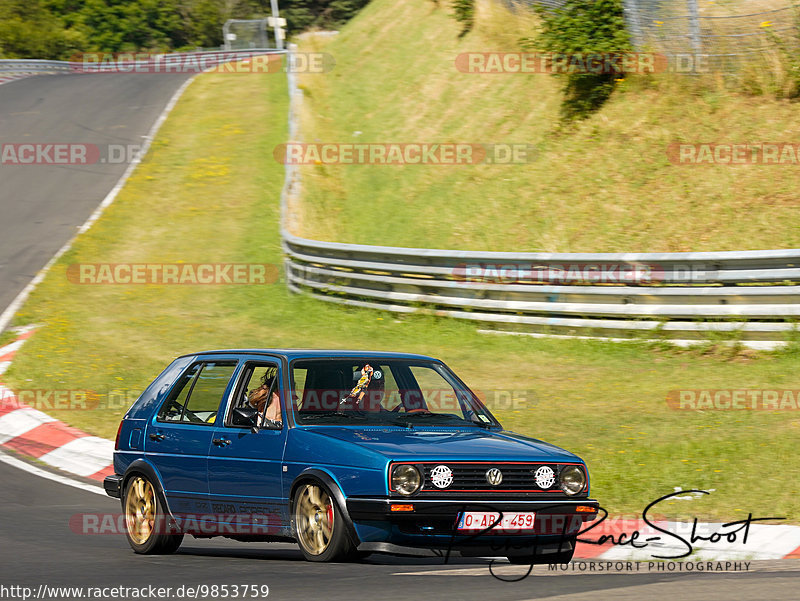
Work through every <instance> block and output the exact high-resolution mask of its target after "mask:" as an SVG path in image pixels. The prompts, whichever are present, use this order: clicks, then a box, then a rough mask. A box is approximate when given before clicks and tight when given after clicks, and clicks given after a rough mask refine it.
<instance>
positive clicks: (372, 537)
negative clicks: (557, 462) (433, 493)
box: [347, 497, 600, 554]
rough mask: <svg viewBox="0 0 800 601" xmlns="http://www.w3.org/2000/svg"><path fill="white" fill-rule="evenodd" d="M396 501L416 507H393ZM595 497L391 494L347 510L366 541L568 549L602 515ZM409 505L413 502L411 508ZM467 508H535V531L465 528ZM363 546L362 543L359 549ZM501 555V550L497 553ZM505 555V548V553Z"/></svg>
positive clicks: (351, 503)
mask: <svg viewBox="0 0 800 601" xmlns="http://www.w3.org/2000/svg"><path fill="white" fill-rule="evenodd" d="M392 505H406V506H413V509H412V510H411V511H392ZM599 507H600V504H599V503H598V502H597V501H596V500H594V499H564V500H560V499H559V500H552V499H547V500H530V499H524V500H522V499H521V500H508V499H491V500H476V499H396V498H394V499H390V498H363V497H351V498H349V499H348V500H347V511H348V514H349V515H350V519H351V520H352V521H353V524H354V526H355V528H356V531H357V533H358V535H359V539H360V540H361V542H362V543H365V544H367V545H375V544H392V545H402V546H404V547H412V548H424V549H459V550H461V551H470V550H471V551H473V552H475V553H485V552H486V550H487V549H495V550H496V549H498V548H499V549H504V548H505V549H507V548H508V547H509V545H512V546H513V547H515V548H517V547H518V548H531V547H539V548H542V547H545V546H546V547H554V548H555V549H559V550H562V551H563V550H566V549H569V548H571V547H572V546H574V539H575V538H576V536H577V534H578V533H579V532H580V530H582V529H583V524H584V523H585V522H588V521H592V520H594V519H595V518H596V517H597V511H598V509H599ZM406 509H408V507H406ZM464 511H487V512H500V513H506V512H511V511H517V512H535V514H536V518H535V521H534V528H533V529H532V530H522V531H518V532H508V531H505V532H496V531H495V532H493V531H482V532H460V531H458V530H457V525H458V521H459V518H460V516H461V514H462V512H464ZM360 548H361V547H359V549H360ZM495 554H496V553H495ZM501 554H502V553H501Z"/></svg>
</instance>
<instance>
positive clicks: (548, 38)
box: [522, 0, 631, 120]
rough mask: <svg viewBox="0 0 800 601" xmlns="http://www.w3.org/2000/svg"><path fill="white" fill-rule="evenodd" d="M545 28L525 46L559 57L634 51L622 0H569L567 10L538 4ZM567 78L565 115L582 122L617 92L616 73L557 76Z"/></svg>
mask: <svg viewBox="0 0 800 601" xmlns="http://www.w3.org/2000/svg"><path fill="white" fill-rule="evenodd" d="M534 10H535V11H536V12H537V13H538V14H539V17H540V18H541V22H542V24H541V29H540V31H539V32H538V34H537V35H536V36H535V37H533V38H526V39H525V40H522V44H523V46H525V47H527V48H531V49H535V50H537V51H541V52H551V53H555V54H566V55H574V54H582V55H586V54H605V53H617V52H625V51H628V50H630V49H631V42H630V36H629V35H628V31H627V29H626V26H625V16H624V14H623V11H622V2H621V0H567V1H566V3H565V4H564V6H563V7H561V8H558V9H550V8H547V7H544V6H540V5H536V6H535V8H534ZM556 76H557V77H564V78H566V81H565V84H564V101H563V103H562V115H563V117H564V118H565V119H568V120H570V119H580V118H585V117H587V116H589V115H590V114H591V113H593V112H595V111H596V110H598V109H599V108H600V107H601V106H602V105H603V103H604V102H605V101H606V100H608V98H609V97H610V96H611V93H612V92H613V89H614V79H616V78H620V77H622V75H620V74H614V73H598V74H594V73H569V74H556Z"/></svg>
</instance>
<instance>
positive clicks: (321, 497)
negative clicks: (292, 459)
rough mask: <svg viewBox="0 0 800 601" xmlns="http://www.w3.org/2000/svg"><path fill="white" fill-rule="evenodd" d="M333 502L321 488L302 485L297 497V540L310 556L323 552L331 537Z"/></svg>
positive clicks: (313, 485)
mask: <svg viewBox="0 0 800 601" xmlns="http://www.w3.org/2000/svg"><path fill="white" fill-rule="evenodd" d="M333 512H334V509H333V501H332V499H331V498H330V497H329V496H328V493H326V492H325V490H323V489H322V488H321V487H319V486H317V485H315V484H304V485H303V487H302V488H301V489H300V494H299V495H298V497H297V506H296V508H295V520H296V523H297V538H298V540H299V542H300V544H301V545H303V548H304V549H305V550H306V551H307V552H308V553H310V554H311V555H320V554H322V553H324V552H325V549H327V548H328V545H329V544H330V542H331V538H332V537H333Z"/></svg>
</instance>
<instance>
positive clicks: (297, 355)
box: [181, 348, 439, 361]
mask: <svg viewBox="0 0 800 601" xmlns="http://www.w3.org/2000/svg"><path fill="white" fill-rule="evenodd" d="M198 355H272V356H275V355H278V356H283V357H286V359H288V360H289V361H291V360H292V359H330V358H337V359H339V358H341V359H362V358H365V357H372V358H375V359H412V360H422V361H439V359H436V358H434V357H428V356H427V355H416V354H413V353H390V352H386V351H352V350H337V349H286V348H283V349H280V348H262V349H219V350H209V351H199V352H197V353H187V354H185V355H181V357H195V356H198Z"/></svg>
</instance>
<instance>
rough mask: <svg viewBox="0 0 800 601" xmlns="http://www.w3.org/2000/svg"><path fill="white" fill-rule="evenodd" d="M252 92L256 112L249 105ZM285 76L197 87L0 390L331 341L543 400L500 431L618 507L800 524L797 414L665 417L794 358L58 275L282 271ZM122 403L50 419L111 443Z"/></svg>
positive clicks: (763, 382)
mask: <svg viewBox="0 0 800 601" xmlns="http://www.w3.org/2000/svg"><path fill="white" fill-rule="evenodd" d="M242 98H247V110H246V111H245V110H232V108H231V107H241V106H243V105H242V102H241V99H242ZM286 108H287V106H286V88H285V81H284V78H283V77H281V76H279V75H247V76H245V75H240V76H232V75H224V74H208V75H203V76H201V77H199V78H197V80H196V81H195V82H194V83H193V84H192V85H191V86H190V87H189V88H188V90H187V91H186V93H185V95H184V97H183V98H182V99H181V101H180V102H179V104H178V106H177V107H176V109H175V110H174V112H173V113H172V114H171V116H170V117H169V119H168V120H167V122H166V123H165V125H164V126H163V128H162V130H161V132H160V133H159V135H158V137H157V139H156V141H155V143H154V145H153V147H152V150H151V152H150V153H149V154H148V156H147V158H146V159H145V161H144V162H143V164H142V165H141V166H140V167H139V168H138V169H137V170H136V172H135V174H134V176H133V177H132V178H131V180H130V181H129V182H128V184H127V185H126V187H125V189H124V190H123V192H122V193H121V194H120V196H119V198H118V199H117V201H116V202H115V203H114V204H113V205H112V206H111V207H110V208H109V209H108V210H107V212H106V213H105V214H104V215H103V217H102V218H101V219H100V220H99V221H98V222H97V223H96V224H95V225H94V226H93V227H92V228H91V230H89V231H88V232H87V233H86V234H84V235H82V236H81V237H80V238H79V239H78V240H77V242H76V244H75V245H74V247H73V248H72V250H70V251H69V253H67V254H66V255H65V256H64V257H62V258H61V259H60V260H59V262H58V263H57V264H56V265H55V266H54V268H53V269H52V270H51V271H50V273H49V274H48V276H47V277H46V278H45V280H44V282H43V283H42V284H41V285H40V286H39V287H38V288H36V290H35V291H34V293H33V294H32V295H31V297H30V298H29V300H28V302H27V303H26V304H25V306H24V307H23V309H22V311H21V312H20V313H19V314H18V315H17V316H16V318H15V321H16V323H17V324H27V323H37V324H40V328H39V329H38V330H37V332H36V333H35V334H34V336H33V337H32V338H31V339H30V340H29V341H28V342H27V343H26V345H25V346H24V347H23V348H22V350H21V351H20V352H19V353H18V354H17V358H16V360H15V362H14V364H13V366H12V367H11V369H10V370H9V371H8V372H7V374H6V376H5V380H6V381H7V382H8V383H9V385H10V386H12V387H15V388H35V389H58V390H63V389H77V390H93V391H97V392H98V393H100V394H101V395H105V394H108V393H109V391H115V392H114V396H115V398H119V397H120V395H121V396H123V397H124V396H125V391H131V393H132V394H134V395H135V393H136V392H138V391H140V390H142V389H143V388H144V387H145V386H146V385H147V384H148V383H149V382H150V381H151V380H152V378H154V377H155V376H156V375H157V373H158V372H159V371H160V370H161V369H162V368H163V367H164V366H165V365H166V364H167V363H168V362H169V361H170V360H171V359H172V358H173V357H174V356H176V355H178V354H181V353H186V352H192V351H197V350H200V349H209V348H230V347H271V346H288V347H321V348H336V347H339V348H341V347H350V348H364V349H373V350H396V351H408V352H420V353H425V354H430V355H434V356H437V357H440V358H442V359H443V360H445V361H446V362H447V363H448V364H449V365H451V366H452V367H453V368H454V369H455V370H456V372H457V373H459V374H460V375H461V376H462V377H463V378H464V379H465V380H466V381H467V382H468V383H470V384H471V385H472V386H473V387H474V388H475V389H478V390H487V389H488V390H491V389H516V390H530V389H533V390H534V391H535V397H534V396H529V397H528V402H527V404H525V405H524V406H523V407H520V408H518V409H515V410H507V411H498V417H499V418H500V419H501V421H502V422H503V423H504V425H505V426H506V427H507V428H509V429H513V430H515V431H518V432H521V433H524V434H527V435H532V436H536V437H538V438H542V439H544V440H547V441H549V442H552V443H554V444H557V445H560V446H563V447H565V448H567V449H570V450H572V451H574V452H576V453H578V454H579V455H581V456H582V457H584V458H585V459H586V461H587V463H588V465H589V467H590V470H591V474H592V478H593V493H594V495H595V496H596V497H597V498H598V499H600V500H601V501H602V503H603V505H604V506H605V507H607V508H608V509H609V510H610V511H611V512H612V513H615V514H617V513H634V512H637V511H638V512H640V511H641V510H642V509H643V508H644V506H645V505H646V504H647V503H648V502H649V501H650V500H652V499H654V498H656V497H657V496H660V495H663V494H666V493H668V492H671V491H672V490H673V487H675V486H681V487H683V488H685V489H687V488H714V489H716V492H715V493H714V494H713V495H712V496H711V497H710V498H709V499H703V500H702V501H676V502H675V504H674V505H673V506H665V507H664V509H665V510H669V511H670V512H671V513H672V514H673V515H686V514H687V512H690V511H694V512H696V513H697V515H698V516H700V517H701V518H702V517H709V518H714V517H716V518H720V519H735V518H736V517H737V516H741V515H743V514H745V515H746V513H747V512H748V511H753V512H754V514H756V515H786V516H789V517H790V518H792V519H793V520H794V521H798V520H800V515H798V513H797V504H796V498H797V495H798V493H799V492H800V490H799V489H800V484H798V482H800V477H798V476H799V475H800V474H799V473H798V472H800V470H799V469H798V467H797V462H796V461H795V456H796V440H797V437H798V433H800V417H799V416H798V415H797V414H796V413H790V412H782V413H777V412H776V413H768V412H713V411H708V412H699V411H698V412H689V411H673V410H670V409H668V408H667V405H666V402H665V398H666V395H667V393H668V391H670V390H673V389H682V388H692V389H695V388H759V387H771V388H795V389H796V388H800V377H799V376H798V373H797V369H796V366H797V361H798V355H797V354H796V353H795V352H793V351H787V352H783V353H779V354H771V355H756V354H753V353H744V352H733V351H731V352H727V351H724V350H720V349H719V348H715V347H712V348H706V349H701V350H696V351H689V352H687V351H675V350H664V349H658V348H657V347H648V346H646V345H643V344H635V343H626V344H602V343H598V342H592V341H564V340H541V339H532V338H526V337H513V336H487V335H482V334H479V333H477V332H476V331H475V326H473V325H470V324H467V323H462V322H458V321H450V320H444V319H438V318H434V317H431V316H422V315H420V316H403V317H397V316H394V315H391V314H388V313H381V312H376V311H369V310H359V309H350V308H342V307H338V306H333V305H330V304H327V303H324V302H322V301H317V300H315V299H312V298H307V297H303V296H294V295H290V294H289V293H288V292H287V291H286V288H285V286H284V285H283V283H282V282H279V283H276V284H273V285H267V286H217V287H209V286H174V285H173V286H155V285H147V286H143V285H140V286H122V285H116V286H109V285H107V286H88V285H76V284H72V283H70V282H69V281H68V280H67V278H66V276H65V271H66V268H67V266H68V265H70V264H72V263H79V262H92V263H97V262H108V263H114V262H153V263H157V262H165V263H174V262H178V261H184V262H187V263H191V262H219V261H232V262H258V263H278V262H279V261H280V259H281V255H280V247H279V233H278V196H279V192H280V187H281V184H282V175H283V173H282V168H281V166H279V165H278V164H276V163H275V162H274V161H273V160H272V159H271V149H272V147H273V146H274V145H275V144H277V143H280V142H283V141H284V140H285V138H286V124H285V118H284V116H285V113H286ZM124 410H125V407H124V406H115V407H113V408H107V409H101V410H87V411H79V410H76V411H54V412H52V414H53V415H54V416H55V417H57V418H59V419H62V420H64V421H66V422H68V423H70V424H71V425H74V426H77V427H79V428H82V429H84V430H86V431H88V432H90V433H92V434H96V435H100V436H105V437H109V438H111V437H113V435H114V433H115V431H116V427H117V423H118V421H119V419H120V417H121V415H122V414H123V412H124Z"/></svg>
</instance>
